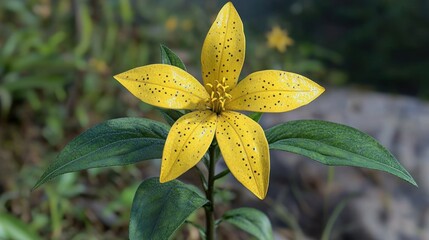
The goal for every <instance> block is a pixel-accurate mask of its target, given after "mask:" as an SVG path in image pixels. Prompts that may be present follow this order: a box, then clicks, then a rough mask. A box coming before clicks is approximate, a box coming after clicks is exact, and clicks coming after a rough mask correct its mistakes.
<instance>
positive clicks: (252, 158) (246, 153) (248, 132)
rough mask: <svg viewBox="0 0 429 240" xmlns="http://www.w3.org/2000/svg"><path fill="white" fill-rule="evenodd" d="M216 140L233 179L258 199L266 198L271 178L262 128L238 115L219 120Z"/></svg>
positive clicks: (224, 114) (231, 113)
mask: <svg viewBox="0 0 429 240" xmlns="http://www.w3.org/2000/svg"><path fill="white" fill-rule="evenodd" d="M216 139H217V142H218V144H219V147H220V150H221V152H222V155H223V158H224V159H225V163H226V165H227V166H228V168H229V170H231V172H232V174H233V175H234V177H235V178H236V179H237V180H238V181H239V182H241V183H242V184H243V185H244V186H245V187H246V188H247V189H249V190H250V191H251V192H252V193H253V194H255V195H256V196H257V197H258V198H260V199H264V198H265V196H266V195H267V190H268V180H269V175H270V154H269V151H268V142H267V139H266V137H265V134H264V130H263V129H262V128H261V126H260V125H259V124H258V123H256V122H255V121H253V120H252V119H250V118H249V117H247V116H246V115H244V114H241V113H238V112H231V111H224V112H222V113H221V114H220V115H219V117H218V123H217V127H216Z"/></svg>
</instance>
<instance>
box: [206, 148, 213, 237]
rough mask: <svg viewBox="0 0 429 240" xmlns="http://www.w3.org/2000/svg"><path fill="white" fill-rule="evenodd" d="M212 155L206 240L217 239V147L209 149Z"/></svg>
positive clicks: (208, 188) (208, 187)
mask: <svg viewBox="0 0 429 240" xmlns="http://www.w3.org/2000/svg"><path fill="white" fill-rule="evenodd" d="M209 153H210V160H209V161H210V162H209V168H208V170H209V177H208V181H207V185H208V186H207V191H206V197H207V200H209V204H207V205H206V207H205V208H204V209H205V212H206V239H207V240H214V239H215V236H216V235H215V227H214V226H215V218H214V202H213V196H214V182H215V163H216V159H215V147H210V149H209Z"/></svg>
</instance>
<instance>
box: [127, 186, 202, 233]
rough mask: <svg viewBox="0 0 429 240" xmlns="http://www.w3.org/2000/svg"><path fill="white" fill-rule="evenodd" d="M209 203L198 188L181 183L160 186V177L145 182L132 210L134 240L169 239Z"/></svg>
mask: <svg viewBox="0 0 429 240" xmlns="http://www.w3.org/2000/svg"><path fill="white" fill-rule="evenodd" d="M207 202H208V201H207V199H205V198H204V197H203V196H202V195H201V193H199V191H198V189H197V188H195V187H193V186H192V185H187V184H184V183H182V182H180V181H178V180H173V181H169V182H167V183H160V182H159V178H150V179H147V180H145V181H143V182H142V183H141V184H140V186H139V188H138V189H137V192H136V195H135V196H134V201H133V206H132V208H131V218H130V229H129V237H130V239H131V240H141V239H152V240H156V239H162V240H164V239H169V238H170V237H171V236H172V235H173V233H174V232H175V231H176V230H177V229H178V228H179V227H180V226H181V225H182V224H183V223H184V221H185V220H186V218H187V217H188V216H189V215H191V214H192V213H193V212H194V211H195V210H197V209H199V208H200V207H202V206H203V205H204V204H206V203H207Z"/></svg>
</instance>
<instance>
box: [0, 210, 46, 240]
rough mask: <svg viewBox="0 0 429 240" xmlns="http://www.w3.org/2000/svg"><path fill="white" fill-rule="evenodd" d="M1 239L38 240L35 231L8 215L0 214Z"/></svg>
mask: <svg viewBox="0 0 429 240" xmlns="http://www.w3.org/2000/svg"><path fill="white" fill-rule="evenodd" d="M0 239H20V240H38V239H41V238H40V237H39V236H38V235H37V233H36V232H35V231H33V230H32V229H31V228H30V227H29V226H28V225H26V224H25V223H23V222H22V221H21V220H19V219H18V218H16V217H15V216H13V215H10V214H8V213H0Z"/></svg>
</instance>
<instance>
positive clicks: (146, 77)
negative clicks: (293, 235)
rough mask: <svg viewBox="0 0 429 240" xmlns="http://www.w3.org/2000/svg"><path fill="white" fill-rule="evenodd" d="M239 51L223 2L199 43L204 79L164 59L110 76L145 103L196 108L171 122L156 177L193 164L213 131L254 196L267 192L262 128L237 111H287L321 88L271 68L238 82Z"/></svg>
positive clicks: (232, 13) (234, 19)
mask: <svg viewBox="0 0 429 240" xmlns="http://www.w3.org/2000/svg"><path fill="white" fill-rule="evenodd" d="M244 55H245V36H244V31H243V23H242V22H241V19H240V16H239V15H238V13H237V11H236V9H235V8H234V6H233V4H232V3H231V2H229V3H227V4H225V5H224V6H223V8H222V9H221V10H220V12H219V14H218V15H217V18H216V20H215V21H214V23H213V25H212V26H211V28H210V30H209V32H208V34H207V37H206V39H205V41H204V44H203V49H202V53H201V64H202V76H203V81H204V86H203V85H201V84H200V82H198V80H197V79H195V78H194V77H193V76H191V75H190V74H189V73H187V72H186V71H184V70H182V69H180V68H177V67H175V66H170V65H164V64H153V65H147V66H143V67H138V68H134V69H131V70H129V71H126V72H124V73H121V74H118V75H116V76H115V79H116V80H118V81H119V82H120V83H121V84H122V85H123V86H124V87H125V88H127V89H128V90H129V91H130V92H131V93H132V94H134V95H135V96H136V97H138V98H139V99H141V100H142V101H144V102H146V103H148V104H151V105H154V106H157V107H162V108H169V109H187V110H194V111H193V112H190V113H188V114H185V115H184V116H182V117H181V118H179V119H178V120H177V121H176V123H175V124H174V125H173V126H172V127H171V130H170V133H169V134H168V137H167V140H166V143H165V146H164V151H163V156H162V164H161V174H160V182H167V181H170V180H173V179H175V178H177V177H179V176H180V175H181V174H183V173H184V172H186V171H187V170H189V169H190V168H192V167H193V166H195V165H196V164H197V163H198V162H199V161H200V160H201V158H202V157H203V156H204V154H205V153H206V152H207V150H208V149H209V147H210V144H211V143H212V141H213V139H214V138H215V137H216V140H217V143H218V144H219V147H220V150H221V153H222V155H223V158H224V160H225V163H226V165H227V166H228V168H229V169H230V171H231V173H232V174H233V175H234V176H235V178H236V179H237V180H238V181H239V182H241V183H242V184H243V185H244V186H245V187H246V188H248V189H249V190H250V191H251V192H252V193H254V194H255V195H256V196H257V197H258V198H260V199H263V198H265V196H266V194H267V190H268V180H269V173H270V155H269V148H268V143H267V140H266V137H265V134H264V130H263V129H262V127H261V126H260V125H259V124H258V123H257V122H255V121H253V120H252V119H250V118H249V117H247V116H246V115H244V114H242V113H239V112H235V111H252V112H285V111H290V110H292V109H295V108H298V107H300V106H303V105H305V104H308V103H309V102H311V101H312V100H313V99H315V98H316V97H318V96H319V95H320V94H321V93H322V92H323V91H324V89H323V88H322V87H321V86H319V85H317V84H316V83H314V82H312V81H311V80H309V79H307V78H306V77H303V76H300V75H298V74H295V73H290V72H284V71H277V70H266V71H260V72H255V73H252V74H250V75H249V76H247V77H245V78H244V79H243V80H242V81H240V82H239V83H238V77H239V75H240V71H241V69H242V66H243V61H244ZM237 83H238V84H237Z"/></svg>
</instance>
